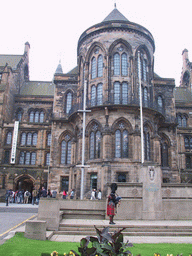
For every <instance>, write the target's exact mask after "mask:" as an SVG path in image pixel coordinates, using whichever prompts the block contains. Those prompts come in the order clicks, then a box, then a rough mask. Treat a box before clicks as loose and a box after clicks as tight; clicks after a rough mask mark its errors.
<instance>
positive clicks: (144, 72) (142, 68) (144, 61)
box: [137, 52, 147, 82]
mask: <svg viewBox="0 0 192 256" xmlns="http://www.w3.org/2000/svg"><path fill="white" fill-rule="evenodd" d="M139 63H140V65H139ZM139 70H140V74H141V80H143V81H144V82H146V81H147V57H146V55H145V54H144V53H143V52H141V53H140V59H139V54H138V58H137V72H138V78H139Z"/></svg>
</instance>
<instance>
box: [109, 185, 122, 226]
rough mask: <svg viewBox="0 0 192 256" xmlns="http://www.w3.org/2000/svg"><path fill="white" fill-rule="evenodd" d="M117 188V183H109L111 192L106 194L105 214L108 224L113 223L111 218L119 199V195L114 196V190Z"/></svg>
mask: <svg viewBox="0 0 192 256" xmlns="http://www.w3.org/2000/svg"><path fill="white" fill-rule="evenodd" d="M116 190H117V184H116V183H112V184H111V193H110V195H109V196H108V201H107V215H108V216H109V219H110V220H109V224H115V222H114V221H113V218H114V216H115V210H116V206H117V204H118V203H119V201H120V200H121V197H119V196H118V197H116V195H115V192H116Z"/></svg>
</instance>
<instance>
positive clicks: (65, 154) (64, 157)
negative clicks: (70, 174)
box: [61, 134, 71, 164]
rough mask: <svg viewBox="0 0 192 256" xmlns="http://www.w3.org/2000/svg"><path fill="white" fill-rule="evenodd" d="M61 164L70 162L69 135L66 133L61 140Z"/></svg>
mask: <svg viewBox="0 0 192 256" xmlns="http://www.w3.org/2000/svg"><path fill="white" fill-rule="evenodd" d="M61 164H71V137H70V136H69V135H68V134H67V135H65V137H64V139H63V140H62V142H61Z"/></svg>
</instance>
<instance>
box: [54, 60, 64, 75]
mask: <svg viewBox="0 0 192 256" xmlns="http://www.w3.org/2000/svg"><path fill="white" fill-rule="evenodd" d="M55 74H63V69H62V66H61V63H59V65H58V66H57V69H56V71H55Z"/></svg>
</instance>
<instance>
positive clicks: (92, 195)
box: [90, 189, 95, 200]
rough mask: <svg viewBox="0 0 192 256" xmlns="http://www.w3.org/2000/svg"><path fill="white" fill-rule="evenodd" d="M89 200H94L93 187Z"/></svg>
mask: <svg viewBox="0 0 192 256" xmlns="http://www.w3.org/2000/svg"><path fill="white" fill-rule="evenodd" d="M90 200H95V189H92V192H91V198H90Z"/></svg>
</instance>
